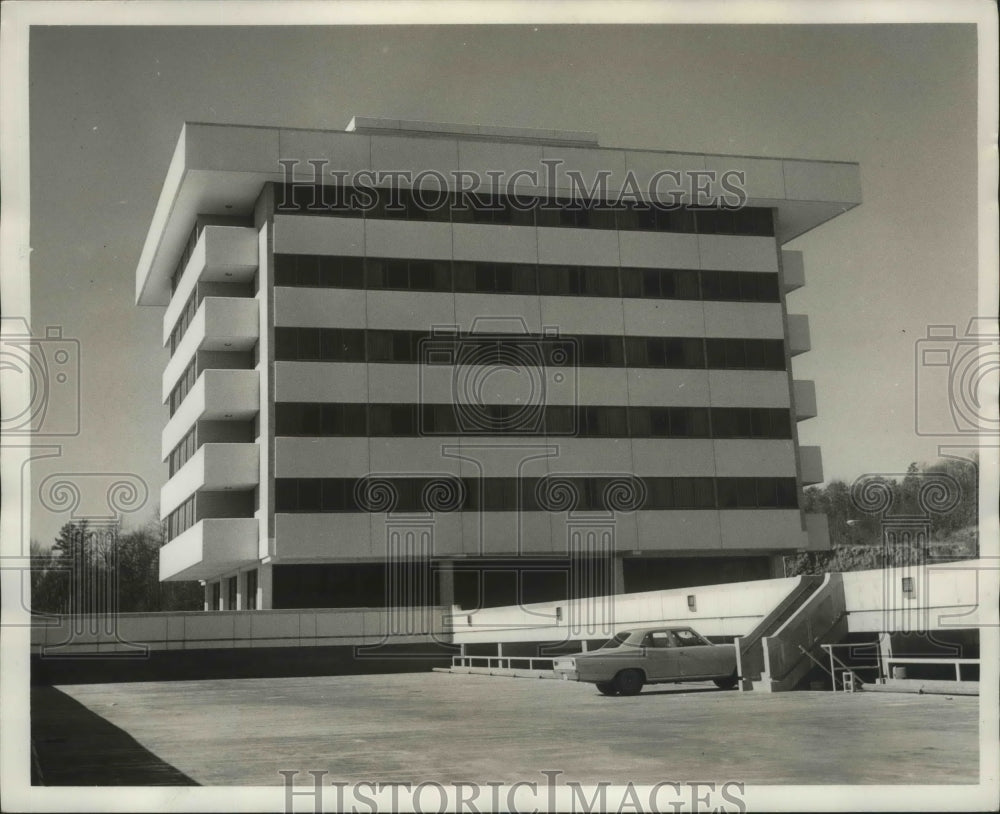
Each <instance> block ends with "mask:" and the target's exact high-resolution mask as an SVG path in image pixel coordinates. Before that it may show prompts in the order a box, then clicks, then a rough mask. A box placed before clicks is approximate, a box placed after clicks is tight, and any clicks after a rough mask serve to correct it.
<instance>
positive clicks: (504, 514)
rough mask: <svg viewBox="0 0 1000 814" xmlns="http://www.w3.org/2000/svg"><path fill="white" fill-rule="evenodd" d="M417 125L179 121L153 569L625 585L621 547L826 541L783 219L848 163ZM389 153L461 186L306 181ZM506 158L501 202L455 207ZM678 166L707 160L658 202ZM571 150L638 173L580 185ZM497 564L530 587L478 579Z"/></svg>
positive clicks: (212, 588)
mask: <svg viewBox="0 0 1000 814" xmlns="http://www.w3.org/2000/svg"><path fill="white" fill-rule="evenodd" d="M405 124H406V126H405V127H403V126H402V125H401V124H400V123H399V122H395V121H383V120H360V119H358V120H354V121H352V124H351V126H349V128H348V130H347V131H345V132H330V131H305V130H294V129H284V128H266V127H245V126H219V125H205V124H190V123H189V124H186V125H185V126H184V128H183V130H182V133H181V137H180V139H179V141H178V145H177V148H176V150H175V154H174V158H173V160H172V162H171V165H170V169H169V170H168V173H167V177H166V179H165V182H164V186H163V190H162V193H161V196H160V200H159V203H158V204H157V208H156V212H155V214H154V217H153V222H152V224H151V226H150V229H149V234H148V236H147V238H146V242H145V246H144V248H143V251H142V255H141V258H140V261H139V265H138V268H137V274H136V301H137V304H139V305H144V306H154V307H161V308H164V309H165V311H164V323H163V337H164V344H165V345H166V346H167V347H169V349H170V350H171V359H170V361H169V363H168V364H167V366H166V368H165V371H164V375H163V392H162V397H163V400H164V402H165V403H166V404H167V405H168V406H169V409H170V413H171V415H170V418H169V420H168V422H167V424H166V426H165V428H164V431H163V434H162V439H161V452H162V455H163V458H164V460H165V461H167V462H168V465H169V467H170V479H169V480H168V482H167V483H166V485H165V486H164V488H163V491H162V494H161V500H160V504H161V512H162V515H163V518H164V520H165V521H166V523H167V529H168V538H169V542H168V543H167V545H166V546H165V548H164V552H163V555H162V556H161V579H175V580H181V579H199V580H203V581H204V582H205V609H206V610H208V609H213V610H218V609H225V610H243V609H270V608H279V607H308V606H315V607H328V606H334V607H338V606H345V605H348V604H353V605H371V606H392V605H408V604H427V605H433V604H441V605H445V606H450V605H452V604H456V605H461V606H463V607H472V608H474V607H479V606H480V605H481V604H484V603H485V604H487V605H489V604H493V605H496V604H515V603H516V602H517V601H520V600H528V601H530V599H531V598H532V597H534V598H538V599H547V598H558V597H559V596H567V597H572V596H600V595H603V594H606V593H613V592H614V591H615V590H618V591H621V590H624V591H629V590H630V585H629V584H628V581H629V580H628V578H627V576H623V574H627V573H628V569H626V568H625V567H624V562H625V561H626V560H633V561H636V563H639V564H640V565H639V567H640V569H641V563H646V562H649V563H653V564H655V563H657V562H662V561H665V560H670V561H676V562H678V563H679V562H681V561H682V560H683V561H686V562H687V564H688V566H690V567H691V568H692V569H693V570H692V571H691V572H690V573H692V574H697V576H696V577H686V578H685V579H687V580H689V581H688V582H687V584H704V583H711V582H713V581H731V580H724V579H714V578H713V572H714V571H716V570H717V568H719V567H721V566H722V565H723V564H724V563H725V562H727V561H733V558H744V559H745V560H746V562H747V563H748V567H749V566H751V565H752V566H753V567H754V568H758V567H760V568H763V569H764V571H763V572H762V573H761V574H760V575H763V576H773V575H774V574H773V563H774V562H776V561H777V558H778V557H780V555H782V554H785V553H792V552H795V551H800V550H806V549H818V548H824V547H826V546H827V545H828V541H827V537H826V533H825V524H823V523H822V522H819V521H818V519H817V518H812V517H807V516H806V515H805V514H804V513H803V511H802V510H801V508H800V507H801V495H802V487H803V486H804V485H808V484H810V483H817V482H820V481H822V479H823V474H822V461H821V457H820V453H819V449H818V448H815V447H804V448H800V447H799V445H798V437H797V432H796V423H797V421H800V420H806V419H808V418H810V417H813V416H815V415H816V411H817V406H816V401H817V399H816V393H815V388H814V386H813V385H812V383H811V382H806V381H795V380H794V379H793V376H792V372H791V358H792V357H793V356H795V355H797V354H798V353H803V352H806V351H808V350H809V347H810V342H809V331H808V320H807V318H806V317H805V316H803V315H794V314H792V315H789V314H788V312H787V307H786V301H785V295H786V294H787V293H788V292H789V291H792V290H795V289H796V288H798V287H801V286H802V285H803V284H804V273H803V262H802V257H801V253H799V252H788V251H785V250H783V249H782V244H784V243H785V242H787V241H788V240H790V239H792V238H794V237H796V236H798V235H799V234H801V233H803V232H804V231H807V230H809V229H811V228H814V227H816V226H818V225H820V224H822V223H823V222H825V221H826V220H829V219H830V218H832V217H835V216H836V215H838V214H840V213H842V212H844V211H846V210H848V209H850V208H852V207H853V206H856V205H857V204H858V203H859V202H860V181H859V175H858V167H857V165H854V164H846V163H840V162H822V161H795V160H788V159H763V158H748V157H739V156H710V155H694V154H679V153H670V152H659V151H634V150H626V149H618V148H602V147H599V146H597V141H596V137H594V136H592V135H591V134H578V133H577V134H572V133H558V132H555V131H520V130H511V129H508V128H494V129H490V128H477V127H472V128H470V127H467V126H458V125H454V126H453V125H432V124H419V123H413V122H409V123H405ZM310 162H312V163H310ZM316 168H319V171H320V173H321V176H319V177H321V179H322V187H323V188H322V190H320V189H319V187H318V186H317V185H316V184H315V183H314V182H315V181H316V180H317V176H314V174H313V173H314V171H315V170H316ZM286 171H287V172H291V173H292V175H286ZM375 171H386V172H389V171H392V172H397V173H402V172H407V171H408V172H410V173H411V175H412V176H420V174H421V173H423V174H424V176H425V177H426V176H427V174H428V172H429V171H433V172H434V173H435V179H437V178H443V179H445V184H444V188H445V190H446V191H447V193H448V202H447V205H446V207H445V208H444V209H443V210H437V214H428V211H432V210H428V209H425V208H422V207H421V206H420V205H418V204H419V201H418V200H417V199H418V198H419V195H423V194H424V193H425V192H426V191H427V190H429V191H430V193H432V192H434V191H435V187H434V185H433V184H429V185H428V184H420V183H416V182H414V181H413V180H412V178H411V179H407V178H406V177H405V176H401V175H398V174H397V175H395V176H393V177H392V178H391V179H390V181H391V183H390V182H389V181H386V180H385V179H380V180H379V181H376V182H373V183H372V184H371V186H370V187H369V188H368V192H369V193H374V192H375V191H376V190H377V191H378V195H374V194H373V195H372V196H371V197H372V200H373V202H374V203H375V204H376V205H375V206H374V207H366V206H364V205H363V204H356V205H354V206H347V207H345V208H342V209H336V208H333V207H328V208H326V209H324V208H323V207H312V208H311V207H310V206H309V205H308V204H307V203H304V201H308V199H309V198H310V196H311V197H312V202H313V203H317V199H323V201H325V199H326V196H327V194H328V193H329V194H330V195H331V197H332V198H334V199H338V198H339V197H341V196H343V195H344V194H345V193H346V192H348V191H349V190H348V185H349V184H353V188H354V189H358V188H361V189H362V192H364V186H363V184H359V183H358V181H357V178H358V177H359V176H357V175H355V174H356V173H369V174H371V173H373V172H375ZM501 172H502V173H504V178H505V181H504V183H505V184H506V186H505V187H504V188H503V189H504V192H505V193H506V197H504V198H501V199H499V200H500V206H499V207H494V208H492V209H491V208H490V206H488V205H487V204H489V203H494V204H495V203H496V199H491V200H488V199H486V198H482V199H481V200H485V201H487V204H483V205H480V204H474V205H473V207H472V211H471V214H465V213H464V210H462V209H461V206H460V203H461V201H462V198H461V192H462V190H468V189H472V188H473V187H475V186H476V184H472V185H471V186H470V185H469V183H468V182H469V180H470V179H472V178H479V179H488V178H490V177H493V176H495V175H496V174H497V173H501ZM532 172H533V173H535V175H534V177H530V176H529V175H528V174H529V173H532ZM491 173H492V174H493V176H491V175H490V174H491ZM574 173H577V174H578V175H577V176H575V177H574ZM690 173H694V175H690V176H689V174H690ZM710 173H715V175H711V174H710ZM665 174H666V177H668V178H670V179H676V178H679V179H684V180H686V179H688V178H689V177H692V178H695V179H696V181H697V179H701V180H700V181H697V183H693V184H691V185H689V186H688V187H687V188H685V189H679V190H674V192H673V193H672V195H673V196H674V197H673V201H674V203H675V204H676V206H673V207H672V208H671V207H662V204H663V203H664V201H663V200H662V196H661V197H659V198H658V197H657V189H658V188H657V187H656V186H655V183H651V182H655V179H657V178H660V179H661V180H662V178H663V177H664V175H665ZM734 174H735V175H734ZM547 177H548V180H547V181H546V182H545V183H543V182H542V179H546V178H547ZM580 178H584V179H585V181H586V183H585V186H586V188H588V189H589V188H590V187H591V186H592V185H593V183H594V179H596V178H603V180H604V182H605V187H604V190H603V198H602V200H606V201H613V200H615V199H616V198H618V197H621V200H619V201H617V203H615V204H614V205H613V206H609V207H607V211H606V212H600V211H595V212H593V213H585V214H583V215H581V214H579V213H578V209H579V207H576V208H574V206H573V202H574V201H575V202H577V203H578V202H579V201H580V200H581V190H580V188H579V179H580ZM345 179H351V180H345ZM400 179H402V180H400ZM456 179H458V180H456ZM720 179H722V180H720ZM508 180H509V183H507V182H508ZM435 183H437V181H435ZM681 186H684V185H683V184H681ZM412 187H417V188H418V189H420V190H421V192H420V193H411V194H409V195H408V197H406V196H404V198H403V200H404V207H408V208H406V209H405V213H397V212H394V211H392V203H393V201H394V200H395V198H394V197H393V196H395V195H396V192H395V191H394V192H392V193H391V194H389V193H388V192H387V191H386V190H389V189H392V190H396V191H398V190H399V189H402V190H404V191H405V190H408V189H410V188H412ZM479 188H480V190H481V189H482V187H479ZM636 188H637V189H638V192H637V193H634V197H635V198H638V199H639V201H640V204H637V205H635V206H632V205H631V204H630V203H629V200H630V199H629V198H628V196H627V195H625V194H624V193H625V192H626V191H627V190H630V189H631V190H633V191H634V190H635V189H636ZM734 188H738V189H739V190H740V191H741V193H742V198H741V200H740V205H739V206H738V207H736V208H735V211H736V212H738V213H739V214H733V210H732V207H731V206H729V205H728V204H726V202H727V201H729V200H730V199H729V198H728V197H727V195H729V193H730V192H731V191H732V190H733V189H734ZM430 193H427V194H430ZM600 197H601V196H598V198H600ZM376 198H377V199H378V200H375V199H376ZM528 198H531V199H532V200H533V203H532V206H531V207H530V208H525V209H524V210H521V209H518V208H517V206H515V205H514V204H513V203H511V201H512V200H513V201H515V202H520V201H522V200H524V199H528ZM406 201H408V203H406ZM414 201H417V203H414ZM553 201H555V204H556V205H554V206H550V204H552V203H553ZM622 201H624V203H623V202H622ZM646 201H653V202H656V203H658V204H660V205H661V208H663V209H664V210H665V211H667V210H669V214H666V215H661V214H656V215H655V217H654V215H652V214H648V213H649V212H651V211H652V210H654V209H656V207H652V208H650V207H644V206H643V205H642V203H641V202H646ZM696 207H700V208H696ZM598 209H599V207H598ZM633 210H634V212H633ZM495 212H501V214H494V213H495ZM633 215H634V218H635V219H634V220H630V219H631V218H633ZM654 221H655V222H654ZM454 332H457V337H456V335H455V333H454ZM484 353H485V355H483V354H484ZM434 354H437V357H435V356H434ZM442 410H444V411H445V412H442ZM428 416H432V417H431V418H428ZM512 416H513V418H512ZM483 420H485V421H486V423H485V424H483V423H482V421H483ZM435 421H437V422H438V424H436V425H435V424H434V422H435ZM441 422H443V423H441ZM567 490H569V491H567ZM567 501H568V502H567ZM741 561H742V560H741ZM513 563H517V564H516V565H515V564H513ZM296 567H298V568H299V570H291V569H294V568H296ZM302 567H308V568H309V569H311V571H304V570H302ZM373 569H374V570H373ZM531 571H534V572H536V574H535V576H534V577H533V576H532V575H531V574H528V575H527V576H525V573H526V572H531ZM558 572H562V573H561V576H560V575H559V573H558ZM310 573H311V574H312V575H313V577H314V578H313V579H312V580H311V581H309V580H307V582H309V585H308V586H307V585H305V584H304V583H303V582H302V579H303V575H308V574H310ZM489 573H498V574H501V575H502V574H508V573H516V574H517V575H516V576H515V577H514V581H515V582H516V583H517V584H518V586H520V587H516V588H515V589H513V590H514V591H515V593H516V596H514V597H510V596H509V594H510V590H509V586H508V587H506V588H503V590H501V589H499V588H497V591H498V593H497V596H498V597H500V598H499V599H497V600H486V599H485V596H486V594H488V593H489V591H490V590H491V589H489V588H488V586H487V582H488V580H489V579H492V580H494V582H495V583H496V584H497V585H499V584H500V583H501V582H503V580H505V579H506V577H504V576H500V577H488V576H487V575H488V574H489ZM543 573H545V574H549V575H550V576H548V577H542V576H540V575H541V574H543ZM375 574H377V575H378V576H377V578H374V579H373V575H375ZM552 574H556V575H555V576H552ZM536 577H537V580H536V582H537V584H536V583H532V582H531V580H532V579H536ZM679 579H681V578H680V577H676V578H675V579H674V582H675V583H676V582H677V580H679ZM690 579H694V580H695V581H694V582H691V581H690ZM497 580H499V581H497ZM529 583H531V584H532V585H535V587H534V588H531V587H527V588H525V585H528V584H529ZM491 584H492V583H491ZM503 584H504V585H507V583H506V582H503ZM608 586H611V588H610V590H609V588H608ZM662 587H665V588H666V587H674V584H664V585H662ZM522 588H524V591H525V592H524V593H522V592H521V589H522ZM632 590H635V588H634V587H632ZM504 592H506V593H504ZM501 595H502V596H501ZM505 596H506V597H507V599H504V597H505ZM288 602H293V603H295V604H293V605H289V604H287V603H288ZM302 603H305V604H302Z"/></svg>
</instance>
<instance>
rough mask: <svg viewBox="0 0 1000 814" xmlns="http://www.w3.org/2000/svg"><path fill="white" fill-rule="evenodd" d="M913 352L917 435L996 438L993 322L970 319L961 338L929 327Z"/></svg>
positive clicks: (997, 368)
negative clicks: (944, 404) (990, 436)
mask: <svg viewBox="0 0 1000 814" xmlns="http://www.w3.org/2000/svg"><path fill="white" fill-rule="evenodd" d="M915 350H916V359H915V380H914V381H915V394H914V402H913V403H914V409H915V428H916V432H917V435H930V436H971V435H992V436H995V435H997V434H1000V416H998V413H997V393H998V390H1000V336H998V334H997V321H996V319H994V318H987V317H973V318H972V319H970V320H969V324H968V325H967V326H966V328H965V331H964V332H963V333H961V334H959V332H958V329H957V327H956V326H955V325H930V326H928V328H927V336H926V337H924V338H922V339H919V340H917V343H916V348H915ZM943 400H947V411H944V410H942V409H941V407H942V404H943V403H944V401H943Z"/></svg>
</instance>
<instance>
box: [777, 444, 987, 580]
mask: <svg viewBox="0 0 1000 814" xmlns="http://www.w3.org/2000/svg"><path fill="white" fill-rule="evenodd" d="M935 475H943V476H945V477H943V478H939V479H937V480H936V481H935V479H934V476H935ZM934 482H936V483H938V484H939V485H940V487H941V489H942V490H943V491H942V492H939V493H938V496H939V497H941V498H942V500H941V502H939V503H935V501H934V500H931V499H928V495H927V493H925V492H923V493H922V490H924V489H927V488H929V486H930V484H932V483H934ZM868 483H869V484H871V485H873V486H874V487H875V489H874V490H873V491H875V492H879V491H884V492H885V493H888V494H889V495H891V497H892V501H891V505H890V506H889V507H888V508H887V509H886V510H885V512H886V513H885V515H883V514H882V513H881V512H879V511H875V510H874V508H873V509H872V510H871V511H864V509H865V504H864V502H863V501H861V500H858V499H856V497H852V494H851V487H850V486H848V485H847V484H845V483H844V482H843V481H831V482H830V483H829V484H827V485H826V486H825V487H819V486H812V487H809V488H808V489H806V490H805V492H804V496H805V499H804V502H803V509H804V510H805V511H806V512H810V513H813V512H815V513H820V514H825V515H826V516H827V519H828V521H829V526H830V550H829V551H815V552H803V553H801V554H795V555H792V556H789V557H786V558H785V573H786V574H788V575H789V576H796V575H798V574H822V573H826V572H829V571H857V570H863V569H871V568H890V567H896V566H902V565H906V564H909V563H912V562H917V561H923V560H925V559H926V558H928V557H930V558H932V559H934V560H936V561H947V560H960V559H970V558H975V557H978V556H979V529H978V523H979V459H978V456H974V457H973V459H972V460H971V461H969V460H964V459H953V458H950V459H945V460H941V461H938V462H936V463H934V464H932V465H930V466H927V465H920V464H917V463H911V464H910V466H909V467H908V468H907V471H906V474H905V475H904V476H903V478H902V480H901V481H896V480H894V479H892V478H887V477H884V476H882V477H876V478H872V479H870V480H869V481H868ZM956 492H957V493H956ZM935 505H937V506H943V507H944V508H942V509H941V510H935V508H934V507H935ZM893 515H897V516H898V515H908V516H911V517H917V518H920V517H925V518H926V521H927V525H928V526H929V530H930V539H929V541H928V544H927V546H926V547H925V548H924V549H922V550H917V549H910V548H905V547H903V548H899V549H892V550H887V549H886V548H885V547H884V545H883V540H882V534H883V524H884V523H885V522H886V520H887V518H890V517H891V516H893Z"/></svg>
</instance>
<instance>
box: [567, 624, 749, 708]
mask: <svg viewBox="0 0 1000 814" xmlns="http://www.w3.org/2000/svg"><path fill="white" fill-rule="evenodd" d="M552 668H553V670H554V672H555V673H556V675H557V676H559V677H560V678H562V679H564V680H567V681H586V682H589V683H591V684H596V685H597V689H598V691H600V692H601V693H602V694H603V695H638V694H639V692H641V691H642V688H643V687H644V686H645V685H646V684H667V683H674V684H677V683H680V682H682V681H714V682H715V685H716V686H717V687H719V689H723V690H728V689H732V688H733V687H735V686H736V683H737V681H738V678H737V675H736V647H735V646H734V645H732V644H713V643H712V642H710V641H709V640H708V639H706V638H705V637H704V636H702V635H701V634H699V633H696V632H695V631H694V630H692V629H691V628H689V627H648V628H638V629H635V630H623V631H621V632H620V633H617V634H615V636H614V638H613V639H611V640H609V641H608V642H607V643H606V644H604V645H603V646H602V647H601V648H599V649H598V650H592V651H590V652H584V653H577V654H575V655H572V656H559V657H558V658H556V659H554V660H553V664H552Z"/></svg>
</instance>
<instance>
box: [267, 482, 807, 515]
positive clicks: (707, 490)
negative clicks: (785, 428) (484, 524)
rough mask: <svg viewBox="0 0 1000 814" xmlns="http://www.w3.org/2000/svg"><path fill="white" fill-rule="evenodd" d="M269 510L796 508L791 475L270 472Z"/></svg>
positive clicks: (796, 501) (318, 511) (561, 510)
mask: <svg viewBox="0 0 1000 814" xmlns="http://www.w3.org/2000/svg"><path fill="white" fill-rule="evenodd" d="M274 490H275V505H274V511H275V512H290V513H292V512H295V513H303V512H306V513H325V512H340V513H366V512H367V513H381V512H444V513H448V512H488V511H498V512H503V511H525V512H530V511H547V512H566V511H615V512H635V511H654V510H665V509H796V508H798V495H797V485H796V481H795V478H671V477H636V476H631V475H626V476H592V477H572V476H563V475H549V476H546V477H541V478H459V477H454V476H449V475H441V476H430V477H392V476H386V477H382V476H372V477H367V478H275V481H274Z"/></svg>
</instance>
